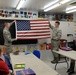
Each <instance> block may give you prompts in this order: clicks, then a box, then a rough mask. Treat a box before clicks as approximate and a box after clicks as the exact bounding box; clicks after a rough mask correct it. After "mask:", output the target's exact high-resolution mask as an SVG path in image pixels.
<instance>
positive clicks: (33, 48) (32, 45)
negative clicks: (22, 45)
mask: <svg viewBox="0 0 76 75" xmlns="http://www.w3.org/2000/svg"><path fill="white" fill-rule="evenodd" d="M37 49H38V48H37V45H36V44H30V45H27V50H28V51H30V52H33V50H37Z"/></svg>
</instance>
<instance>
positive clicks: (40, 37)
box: [17, 36, 50, 39]
mask: <svg viewBox="0 0 76 75" xmlns="http://www.w3.org/2000/svg"><path fill="white" fill-rule="evenodd" d="M42 38H50V36H39V37H38V36H37V37H32V39H42ZM17 39H31V37H18V38H17Z"/></svg>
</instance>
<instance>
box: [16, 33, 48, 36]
mask: <svg viewBox="0 0 76 75" xmlns="http://www.w3.org/2000/svg"><path fill="white" fill-rule="evenodd" d="M17 35H20V36H22V35H26V36H27V35H29V36H30V35H33V36H34V35H49V33H31V34H30V33H27V34H17Z"/></svg>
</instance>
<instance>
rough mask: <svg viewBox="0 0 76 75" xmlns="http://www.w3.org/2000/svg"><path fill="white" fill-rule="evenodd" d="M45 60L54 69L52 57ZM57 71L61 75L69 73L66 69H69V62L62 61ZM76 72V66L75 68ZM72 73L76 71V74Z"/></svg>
mask: <svg viewBox="0 0 76 75" xmlns="http://www.w3.org/2000/svg"><path fill="white" fill-rule="evenodd" d="M43 61H44V62H45V63H46V64H47V65H48V66H50V67H51V68H53V69H54V67H55V64H52V63H51V62H50V61H51V60H50V59H46V60H44V59H43ZM56 71H57V72H58V73H59V74H60V75H68V73H67V72H66V71H67V64H66V63H60V64H58V65H57V69H56ZM75 72H76V68H75ZM72 75H76V73H75V74H72Z"/></svg>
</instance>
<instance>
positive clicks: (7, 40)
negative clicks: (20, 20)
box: [3, 21, 16, 57]
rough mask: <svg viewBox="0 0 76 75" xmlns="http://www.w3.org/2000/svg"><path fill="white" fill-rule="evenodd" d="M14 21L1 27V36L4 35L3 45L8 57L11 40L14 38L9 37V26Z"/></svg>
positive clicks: (10, 50) (10, 49)
mask: <svg viewBox="0 0 76 75" xmlns="http://www.w3.org/2000/svg"><path fill="white" fill-rule="evenodd" d="M14 22H15V21H13V22H12V23H5V24H4V29H3V37H4V45H5V47H6V54H7V55H8V56H9V57H10V55H9V54H10V53H11V52H12V48H11V45H12V41H15V40H16V39H12V38H11V33H10V31H9V28H10V26H11V25H13V23H14Z"/></svg>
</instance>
